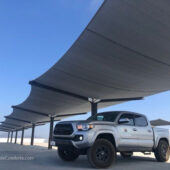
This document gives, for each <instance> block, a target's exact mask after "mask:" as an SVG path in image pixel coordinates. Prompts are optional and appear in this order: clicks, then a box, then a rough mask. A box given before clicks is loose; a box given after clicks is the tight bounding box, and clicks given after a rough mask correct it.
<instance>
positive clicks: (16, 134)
mask: <svg viewBox="0 0 170 170" xmlns="http://www.w3.org/2000/svg"><path fill="white" fill-rule="evenodd" d="M17 136H18V131H16V133H15V144H16V143H17Z"/></svg>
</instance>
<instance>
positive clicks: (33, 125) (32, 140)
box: [31, 124, 35, 145]
mask: <svg viewBox="0 0 170 170" xmlns="http://www.w3.org/2000/svg"><path fill="white" fill-rule="evenodd" d="M34 132H35V124H32V134H31V145H34Z"/></svg>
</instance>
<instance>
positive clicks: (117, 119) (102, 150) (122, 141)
mask: <svg viewBox="0 0 170 170" xmlns="http://www.w3.org/2000/svg"><path fill="white" fill-rule="evenodd" d="M169 141H170V137H169V130H166V129H161V128H155V127H152V126H151V124H150V121H148V119H147V118H146V116H144V115H142V114H138V113H133V112H127V111H112V112H104V113H98V114H96V115H94V116H91V117H89V118H88V119H87V120H86V121H65V122H60V123H58V124H56V126H55V128H54V133H53V140H52V142H51V144H52V145H53V146H57V147H58V155H59V157H60V158H61V159H62V160H64V161H73V160H75V159H77V158H78V156H79V155H87V158H88V161H89V163H90V164H91V166H92V167H94V168H107V167H109V166H110V165H111V164H112V163H113V162H114V161H115V160H116V155H117V152H120V154H121V156H122V157H123V158H129V157H131V156H132V155H133V152H143V153H144V154H145V153H151V152H154V154H155V157H156V159H157V161H159V162H165V161H168V159H169V156H170V148H169Z"/></svg>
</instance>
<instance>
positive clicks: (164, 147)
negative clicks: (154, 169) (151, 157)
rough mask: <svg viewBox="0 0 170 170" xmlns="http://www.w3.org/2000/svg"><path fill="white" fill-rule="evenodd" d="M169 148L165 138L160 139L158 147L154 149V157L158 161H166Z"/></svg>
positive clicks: (169, 154)
mask: <svg viewBox="0 0 170 170" xmlns="http://www.w3.org/2000/svg"><path fill="white" fill-rule="evenodd" d="M169 156H170V150H169V144H168V142H166V141H165V140H160V142H159V144H158V147H157V148H156V150H155V157H156V159H157V161H159V162H166V161H168V160H169Z"/></svg>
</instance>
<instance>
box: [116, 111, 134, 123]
mask: <svg viewBox="0 0 170 170" xmlns="http://www.w3.org/2000/svg"><path fill="white" fill-rule="evenodd" d="M118 123H119V124H121V125H130V126H134V115H132V114H126V113H125V114H123V115H122V116H121V117H120V119H119V121H118Z"/></svg>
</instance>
